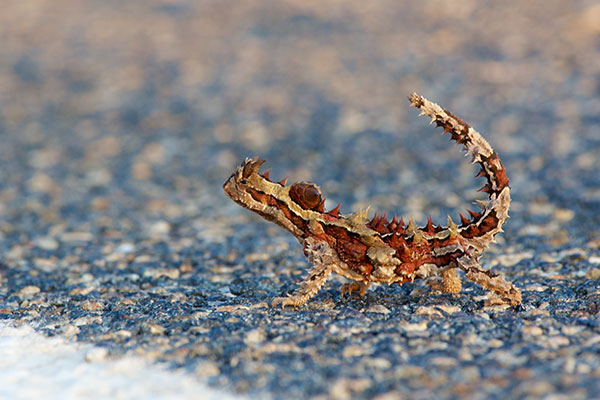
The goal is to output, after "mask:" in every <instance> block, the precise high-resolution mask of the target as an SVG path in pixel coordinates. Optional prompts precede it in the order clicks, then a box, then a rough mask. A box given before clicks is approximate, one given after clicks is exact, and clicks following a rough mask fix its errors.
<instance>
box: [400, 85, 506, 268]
mask: <svg viewBox="0 0 600 400" xmlns="http://www.w3.org/2000/svg"><path fill="white" fill-rule="evenodd" d="M408 99H409V100H410V102H411V104H410V105H411V106H413V107H417V108H419V109H420V110H421V114H420V115H427V116H429V117H431V123H433V122H435V123H436V125H437V126H441V127H443V128H444V133H446V132H449V133H450V135H451V136H452V139H453V140H455V141H456V142H457V143H460V144H462V145H463V146H464V148H465V150H466V151H467V154H469V155H471V157H472V161H473V163H477V164H479V165H480V166H481V171H480V172H479V173H478V174H477V177H484V178H485V179H486V180H487V182H486V185H485V186H484V187H483V188H481V189H480V191H482V192H486V193H487V194H488V200H487V201H485V202H481V208H482V210H481V212H475V211H471V210H468V211H469V214H470V215H471V219H468V218H465V217H464V216H463V215H462V214H461V215H460V217H461V221H462V223H461V225H460V226H459V227H458V231H459V233H460V235H461V236H462V237H463V238H464V239H465V241H466V243H467V245H468V246H469V247H470V248H471V251H472V255H475V256H477V255H478V254H480V253H481V252H482V251H483V250H484V249H485V248H486V247H487V246H488V245H489V244H490V243H491V242H493V241H494V236H495V235H496V234H498V233H499V232H502V224H504V221H506V218H508V208H509V206H510V188H509V186H508V177H507V176H506V171H505V169H504V167H503V166H502V162H500V158H499V157H498V154H496V152H495V151H494V149H492V146H490V144H489V143H488V142H487V141H486V140H485V139H484V138H483V137H482V136H481V135H480V134H479V133H477V132H476V131H475V129H473V128H471V126H469V125H468V124H467V123H465V122H464V121H463V120H461V119H460V118H458V117H457V116H456V115H454V114H452V113H451V112H450V111H447V110H445V109H443V108H442V107H440V106H438V105H437V104H435V103H432V102H430V101H429V100H427V99H425V98H424V97H422V96H419V95H418V94H416V93H413V94H411V95H410V96H409V97H408Z"/></svg>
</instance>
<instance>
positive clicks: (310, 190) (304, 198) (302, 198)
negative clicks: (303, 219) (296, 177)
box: [290, 182, 322, 210]
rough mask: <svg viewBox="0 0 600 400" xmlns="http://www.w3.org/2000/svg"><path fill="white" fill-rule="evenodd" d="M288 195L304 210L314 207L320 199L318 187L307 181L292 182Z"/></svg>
mask: <svg viewBox="0 0 600 400" xmlns="http://www.w3.org/2000/svg"><path fill="white" fill-rule="evenodd" d="M290 197H291V198H292V200H294V202H296V203H297V204H298V205H299V206H300V207H302V208H303V209H305V210H312V209H314V208H315V207H317V206H318V205H319V204H320V203H321V201H322V197H321V192H320V191H319V188H318V187H317V186H316V185H314V184H312V183H307V182H300V183H294V184H293V185H292V186H290Z"/></svg>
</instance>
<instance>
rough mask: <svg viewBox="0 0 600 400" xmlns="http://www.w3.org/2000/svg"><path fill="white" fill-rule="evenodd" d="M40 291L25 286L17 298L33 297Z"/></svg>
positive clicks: (33, 287) (35, 287) (37, 288)
mask: <svg viewBox="0 0 600 400" xmlns="http://www.w3.org/2000/svg"><path fill="white" fill-rule="evenodd" d="M40 291H41V289H40V288H39V287H37V286H33V285H30V286H25V287H24V288H23V289H21V290H19V293H17V296H19V297H29V296H33V295H34V294H38V293H39V292H40Z"/></svg>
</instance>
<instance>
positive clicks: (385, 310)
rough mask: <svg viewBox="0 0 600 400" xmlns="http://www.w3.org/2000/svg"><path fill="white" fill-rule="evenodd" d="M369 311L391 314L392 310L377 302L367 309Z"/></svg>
mask: <svg viewBox="0 0 600 400" xmlns="http://www.w3.org/2000/svg"><path fill="white" fill-rule="evenodd" d="M367 312H371V313H376V314H389V313H391V311H390V310H389V309H388V308H386V307H385V306H383V305H381V304H375V305H373V306H371V307H369V309H368V310H367Z"/></svg>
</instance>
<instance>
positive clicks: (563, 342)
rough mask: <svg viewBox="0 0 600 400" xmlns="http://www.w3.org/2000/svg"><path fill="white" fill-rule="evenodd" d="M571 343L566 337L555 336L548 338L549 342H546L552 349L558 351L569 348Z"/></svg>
mask: <svg viewBox="0 0 600 400" xmlns="http://www.w3.org/2000/svg"><path fill="white" fill-rule="evenodd" d="M569 343H570V340H569V338H568V337H566V336H553V337H550V338H548V340H547V342H546V344H547V345H548V347H550V348H552V349H557V348H559V347H563V346H568V345H569Z"/></svg>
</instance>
